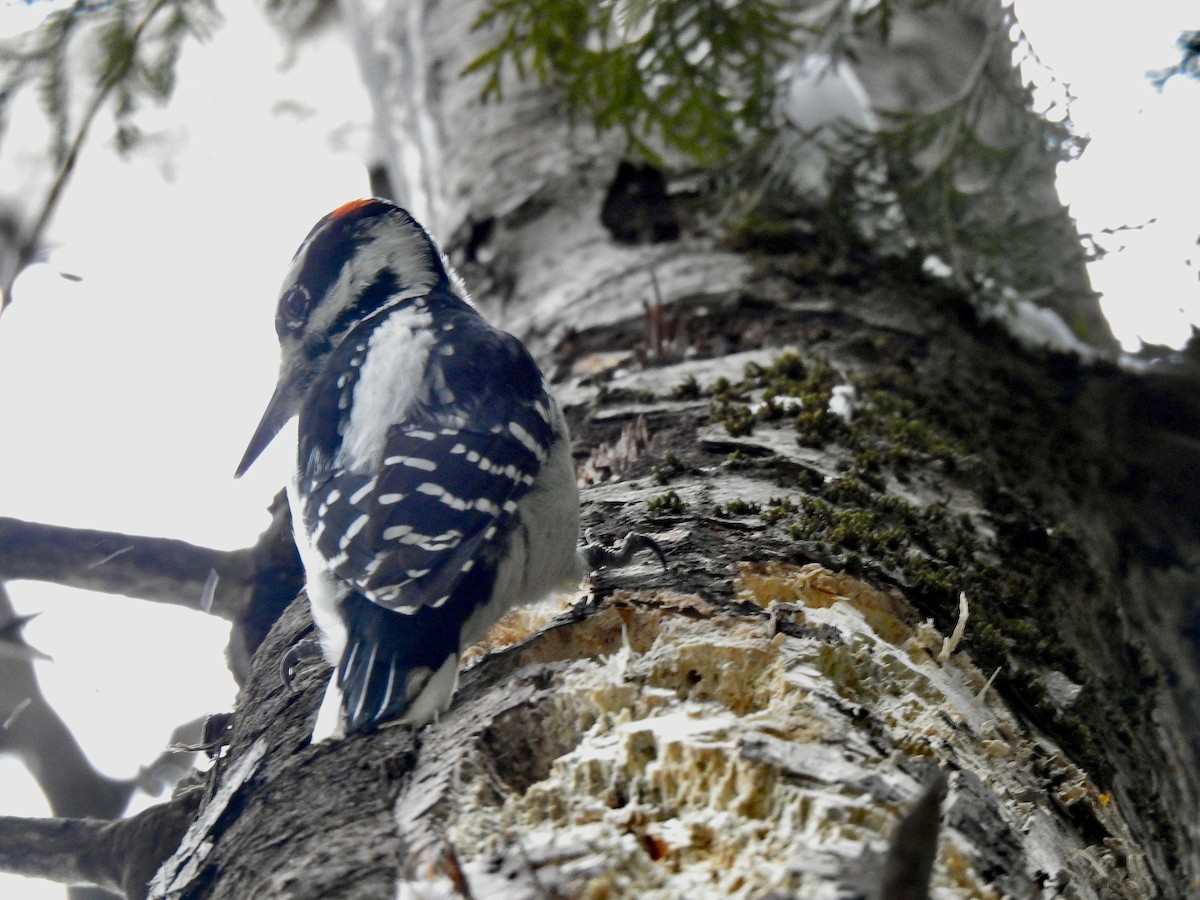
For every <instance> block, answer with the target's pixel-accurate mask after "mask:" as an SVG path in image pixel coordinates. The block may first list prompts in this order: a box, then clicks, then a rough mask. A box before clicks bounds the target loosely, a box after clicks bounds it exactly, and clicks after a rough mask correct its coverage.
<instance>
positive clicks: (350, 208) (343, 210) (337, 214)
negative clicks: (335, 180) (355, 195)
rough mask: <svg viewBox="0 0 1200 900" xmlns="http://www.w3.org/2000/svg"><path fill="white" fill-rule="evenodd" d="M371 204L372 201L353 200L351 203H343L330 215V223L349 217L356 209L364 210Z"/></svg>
mask: <svg viewBox="0 0 1200 900" xmlns="http://www.w3.org/2000/svg"><path fill="white" fill-rule="evenodd" d="M371 202H372V201H371V200H351V201H350V202H349V203H343V204H342V205H341V206H339V207H338V208H337V209H335V210H334V211H333V212H331V213H330V214H329V221H331V222H336V221H337V220H338V219H340V218H341V217H342V216H344V215H348V214H349V213H352V212H354V211H355V210H356V209H362V208H363V207H364V206H366V205H367V204H368V203H371Z"/></svg>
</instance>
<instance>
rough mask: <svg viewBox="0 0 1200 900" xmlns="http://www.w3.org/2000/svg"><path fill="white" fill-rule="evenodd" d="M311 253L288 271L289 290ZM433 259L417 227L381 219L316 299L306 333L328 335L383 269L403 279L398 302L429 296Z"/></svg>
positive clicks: (306, 253) (388, 218)
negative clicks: (322, 293)
mask: <svg viewBox="0 0 1200 900" xmlns="http://www.w3.org/2000/svg"><path fill="white" fill-rule="evenodd" d="M308 251H309V247H308V246H305V247H304V248H303V250H302V251H301V253H300V254H299V255H298V256H297V257H296V260H295V261H294V262H293V263H292V265H291V267H290V268H289V269H288V273H287V278H288V280H287V281H286V282H285V283H284V289H285V290H286V289H287V288H288V287H289V286H290V285H291V284H292V283H294V280H295V279H296V278H297V277H298V276H299V273H300V271H301V270H302V269H303V267H304V263H305V261H306V259H307V257H308ZM433 260H434V255H433V251H432V250H431V248H430V246H429V243H428V240H427V238H426V236H425V233H424V232H423V231H421V230H420V229H419V228H417V227H416V226H414V225H408V226H404V225H401V224H400V223H399V222H398V221H397V218H396V217H395V216H390V215H389V216H383V217H381V218H380V219H378V220H376V221H375V222H374V223H373V224H372V225H371V227H370V228H369V229H368V230H367V233H366V235H365V236H364V237H363V238H362V239H361V243H359V244H358V245H357V246H356V248H355V250H354V253H353V255H352V256H351V257H350V258H349V259H348V260H347V262H346V264H345V265H344V266H343V267H342V270H341V272H339V273H338V277H337V280H336V281H335V282H334V283H333V284H332V285H330V287H329V290H328V291H327V292H326V294H325V296H324V297H323V298H321V297H314V298H313V300H314V302H316V303H317V307H316V309H314V310H313V311H312V313H311V316H310V318H309V321H308V325H307V327H306V328H305V332H306V333H308V334H312V335H324V334H325V333H326V332H327V331H328V329H329V327H330V326H331V325H332V324H333V322H334V321H335V320H336V319H337V318H338V316H340V315H341V314H342V312H343V311H344V310H345V309H346V308H347V307H348V306H350V305H352V304H353V303H354V302H355V301H357V300H358V297H359V295H360V294H362V292H363V291H364V290H366V288H368V287H370V286H371V284H372V283H374V281H375V279H376V278H377V277H378V275H379V272H380V270H382V269H390V270H391V271H393V272H395V273H396V274H397V277H398V278H399V279H400V284H399V285H397V286H398V287H399V288H400V289H401V290H400V293H399V294H397V295H396V297H395V298H394V299H395V300H397V301H398V300H400V299H406V298H409V297H420V296H422V295H424V294H427V293H428V292H429V288H430V287H432V286H433V283H434V280H435V275H434V268H433Z"/></svg>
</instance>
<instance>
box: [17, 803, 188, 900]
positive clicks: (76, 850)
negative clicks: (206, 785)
mask: <svg viewBox="0 0 1200 900" xmlns="http://www.w3.org/2000/svg"><path fill="white" fill-rule="evenodd" d="M201 793H202V792H201V791H199V790H191V791H185V792H183V793H181V794H180V795H179V796H177V797H175V798H174V799H172V800H170V801H169V802H167V803H160V804H158V805H157V806H152V807H150V808H149V809H147V810H144V811H142V812H140V813H138V814H137V815H135V816H131V817H130V818H128V819H120V820H118V821H108V820H105V819H23V818H19V817H15V816H0V871H5V872H12V873H15V874H18V875H26V876H28V877H31V878H47V879H49V880H51V881H57V882H60V883H62V884H94V885H97V886H99V887H102V888H106V889H108V890H112V891H117V892H118V893H121V894H123V895H124V896H126V897H129V898H142V897H145V896H146V886H147V884H148V883H149V881H150V879H151V877H153V875H154V872H155V871H156V870H157V869H158V867H159V865H161V864H162V861H163V860H164V859H166V857H167V856H169V855H170V853H171V851H172V850H174V849H175V847H176V845H177V844H178V843H179V839H180V837H181V836H182V835H183V833H184V831H185V830H186V829H187V826H188V824H189V823H190V822H191V820H192V817H193V816H194V815H195V812H196V808H197V806H198V805H199V802H200V796H201Z"/></svg>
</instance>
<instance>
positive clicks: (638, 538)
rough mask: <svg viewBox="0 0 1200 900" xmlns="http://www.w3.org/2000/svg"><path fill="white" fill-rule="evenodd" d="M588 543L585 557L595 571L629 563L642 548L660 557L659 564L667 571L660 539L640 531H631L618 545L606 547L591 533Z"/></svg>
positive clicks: (590, 567)
mask: <svg viewBox="0 0 1200 900" xmlns="http://www.w3.org/2000/svg"><path fill="white" fill-rule="evenodd" d="M586 537H587V543H586V544H585V545H584V547H583V558H584V560H585V561H586V562H587V564H588V568H589V569H590V570H592V571H593V572H594V571H595V570H596V569H602V568H606V567H607V568H620V567H621V566H624V565H628V564H629V561H630V560H631V559H633V556H634V554H635V553H639V552H641V551H642V550H649V551H651V552H652V553H654V555H655V556H657V557H658V562H659V564H660V565H661V566H662V567H663V570H664V571H665V570H666V568H667V557H666V554H665V553H663V550H662V547H660V546H659V545H658V541H656V540H654V538H652V537H650V536H649V535H646V534H642V533H641V532H638V531H631V532H629V534H627V535H625V537H624V538H622V539H621V543H619V544H618V545H617V546H615V547H612V548H609V547H605V546H604V545H603V544H601V543H599V542H598V541H594V540H592V537H591V535H590V534H588V535H586Z"/></svg>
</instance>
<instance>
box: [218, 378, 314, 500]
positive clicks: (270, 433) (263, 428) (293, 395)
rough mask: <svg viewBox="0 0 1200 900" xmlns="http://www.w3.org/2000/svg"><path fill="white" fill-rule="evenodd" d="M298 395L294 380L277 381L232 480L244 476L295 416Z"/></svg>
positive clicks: (282, 379)
mask: <svg viewBox="0 0 1200 900" xmlns="http://www.w3.org/2000/svg"><path fill="white" fill-rule="evenodd" d="M298 394H299V391H298V390H297V386H296V379H294V378H288V377H286V376H284V377H282V378H280V379H279V384H278V385H277V386H276V387H275V393H274V394H272V395H271V399H270V401H269V402H268V403H267V408H266V410H265V411H264V412H263V415H262V419H261V420H260V421H259V423H258V427H257V428H255V429H254V436H253V437H252V438H250V443H249V444H248V445H247V447H246V453H245V455H243V456H242V461H241V462H240V463H238V467H237V471H236V472H234V473H233V477H234V478H241V477H242V476H243V475H244V474H246V470H247V469H249V468H250V466H252V465H253V464H254V461H255V460H256V459H258V457H259V456H260V455H261V454H262V452H263V451H264V450H266V449H267V445H268V444H270V443H271V441H272V440H274V439H275V435H277V434H279V430H280V429H281V428H283V426H284V425H286V424H287V422H288V419H290V418H291V417H292V416H293V415H295V413H296V406H297V401H298V400H299V397H298V396H297V395H298Z"/></svg>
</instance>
